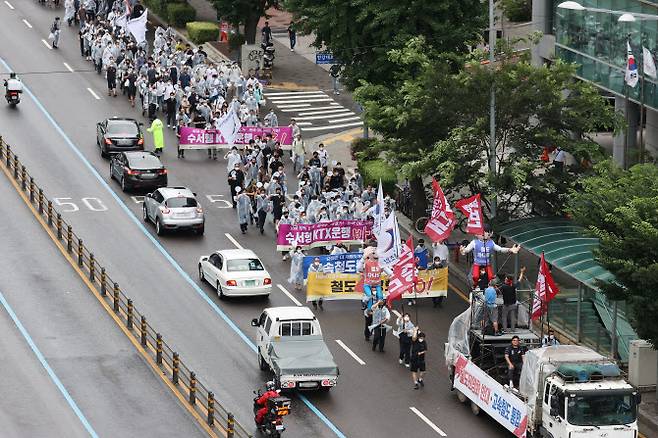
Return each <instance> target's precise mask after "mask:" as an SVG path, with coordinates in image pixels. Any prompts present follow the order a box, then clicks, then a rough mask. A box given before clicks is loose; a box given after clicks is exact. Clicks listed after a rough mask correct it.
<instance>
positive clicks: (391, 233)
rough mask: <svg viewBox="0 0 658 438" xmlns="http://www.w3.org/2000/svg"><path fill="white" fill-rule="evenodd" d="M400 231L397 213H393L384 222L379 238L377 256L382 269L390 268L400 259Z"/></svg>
mask: <svg viewBox="0 0 658 438" xmlns="http://www.w3.org/2000/svg"><path fill="white" fill-rule="evenodd" d="M382 215H383V214H382ZM400 249H401V248H400V229H399V228H398V220H397V218H396V217H395V212H391V214H389V215H388V217H387V218H386V219H384V221H383V222H382V225H381V230H380V232H379V236H377V256H378V257H379V265H380V266H381V267H382V268H390V267H391V266H393V265H395V264H396V263H397V261H398V260H399V259H400Z"/></svg>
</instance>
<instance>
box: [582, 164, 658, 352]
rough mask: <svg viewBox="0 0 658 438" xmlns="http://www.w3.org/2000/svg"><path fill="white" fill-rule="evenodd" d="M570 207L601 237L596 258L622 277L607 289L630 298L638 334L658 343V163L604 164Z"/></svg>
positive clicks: (629, 310)
mask: <svg viewBox="0 0 658 438" xmlns="http://www.w3.org/2000/svg"><path fill="white" fill-rule="evenodd" d="M569 206H570V211H571V214H572V215H573V218H574V219H575V220H576V221H577V222H579V223H580V224H582V225H583V226H585V227H587V228H588V229H589V230H590V231H591V232H592V233H593V234H594V235H596V236H597V237H598V238H599V239H600V241H601V243H600V246H599V250H598V252H597V253H596V254H595V257H596V259H597V261H598V262H599V263H601V265H602V266H604V267H605V268H606V269H608V270H609V271H610V272H612V273H613V274H614V275H615V277H616V281H615V282H614V283H603V284H600V286H601V289H602V290H603V291H604V292H605V293H606V295H607V296H608V297H609V298H610V299H612V300H623V301H626V303H627V316H628V317H629V321H630V323H631V325H632V326H633V328H634V329H635V331H636V332H637V334H638V335H639V336H640V338H642V339H646V340H648V341H650V342H651V343H652V344H653V346H654V348H658V319H656V315H657V314H658V289H656V284H658V168H657V167H656V166H654V165H653V164H642V165H636V166H633V167H632V168H631V169H630V170H628V171H624V170H622V169H620V168H618V167H617V166H616V165H614V164H613V163H611V162H610V161H607V162H605V163H602V164H600V165H598V166H596V167H595V173H594V175H592V176H591V177H588V178H585V179H584V180H583V181H582V182H581V183H580V184H579V185H578V186H577V188H576V189H574V190H573V192H572V193H571V195H570V200H569Z"/></svg>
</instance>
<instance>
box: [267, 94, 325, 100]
mask: <svg viewBox="0 0 658 438" xmlns="http://www.w3.org/2000/svg"><path fill="white" fill-rule="evenodd" d="M320 97H329V96H327V95H326V94H324V93H316V94H291V95H288V96H268V99H269V100H271V101H275V100H290V99H318V98H320Z"/></svg>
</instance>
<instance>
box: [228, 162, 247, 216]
mask: <svg viewBox="0 0 658 438" xmlns="http://www.w3.org/2000/svg"><path fill="white" fill-rule="evenodd" d="M242 184H244V172H243V171H242V170H240V163H235V166H234V167H233V170H231V171H230V172H229V173H228V185H229V187H230V188H231V202H232V203H233V208H236V206H237V204H236V203H235V196H236V195H237V193H236V192H235V188H236V187H238V186H240V187H242Z"/></svg>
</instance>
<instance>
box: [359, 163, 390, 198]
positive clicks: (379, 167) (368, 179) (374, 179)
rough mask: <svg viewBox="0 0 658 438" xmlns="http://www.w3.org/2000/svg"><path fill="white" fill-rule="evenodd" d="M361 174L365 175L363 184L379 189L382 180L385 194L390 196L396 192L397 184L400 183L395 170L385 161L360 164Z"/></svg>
mask: <svg viewBox="0 0 658 438" xmlns="http://www.w3.org/2000/svg"><path fill="white" fill-rule="evenodd" d="M359 172H361V175H363V183H364V184H365V185H368V184H370V185H372V186H373V187H377V186H378V185H379V180H380V179H381V180H382V188H383V189H384V193H388V194H390V195H392V194H393V192H394V191H395V184H397V182H398V178H397V175H396V173H395V168H394V167H393V166H391V165H390V164H388V163H387V162H386V161H384V160H369V161H360V162H359Z"/></svg>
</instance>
